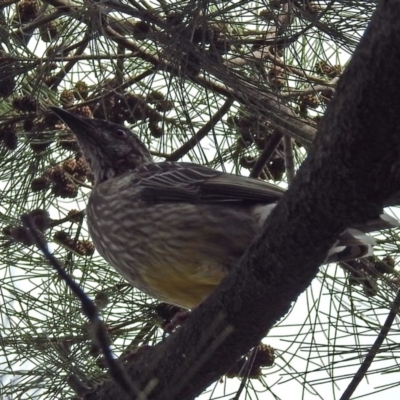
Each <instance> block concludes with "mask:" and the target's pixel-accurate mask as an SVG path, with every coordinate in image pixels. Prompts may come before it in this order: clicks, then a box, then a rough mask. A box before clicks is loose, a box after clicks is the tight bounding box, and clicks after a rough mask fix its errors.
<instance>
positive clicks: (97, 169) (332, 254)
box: [50, 107, 398, 309]
mask: <svg viewBox="0 0 400 400" xmlns="http://www.w3.org/2000/svg"><path fill="white" fill-rule="evenodd" d="M50 108H51V110H52V111H53V112H54V113H55V114H56V115H57V116H58V117H59V118H60V119H61V120H63V121H64V122H65V124H66V125H67V126H68V127H69V128H70V129H71V130H72V132H73V133H74V134H75V135H76V137H77V139H78V142H79V145H80V146H81V148H82V151H83V154H84V156H85V158H86V161H87V162H88V164H89V165H90V168H91V169H92V172H93V174H94V177H95V182H94V188H93V190H92V192H91V195H90V199H89V203H88V206H87V220H88V226H89V232H90V235H91V237H92V239H93V242H94V245H95V247H96V249H97V250H98V251H99V253H100V254H101V255H102V256H103V257H104V258H105V259H106V260H107V261H108V262H109V263H110V264H111V265H112V266H113V267H114V268H115V269H116V270H117V271H118V272H119V273H120V274H121V275H122V276H124V277H125V278H126V279H127V280H128V281H129V282H130V283H131V284H132V285H133V286H135V287H136V288H138V289H140V290H142V291H143V292H145V293H147V294H149V295H150V296H153V297H155V298H157V299H159V300H161V301H164V302H166V303H170V304H174V305H177V306H180V307H184V308H188V309H191V308H193V307H195V306H197V305H198V304H199V303H201V302H202V301H203V300H204V299H205V298H206V297H207V296H208V295H209V294H210V293H211V292H212V291H213V290H214V288H215V287H216V286H217V285H218V284H219V283H220V282H221V280H222V279H223V278H224V277H225V276H226V275H227V274H228V272H229V270H230V269H231V268H232V267H233V266H234V265H235V264H236V263H237V262H238V261H239V259H240V257H241V256H242V254H243V253H244V252H245V250H246V248H247V247H248V245H249V244H250V242H251V241H252V240H253V238H254V237H255V235H256V234H257V233H258V232H259V231H260V229H261V227H262V225H263V223H264V221H265V219H266V218H267V216H268V214H269V213H270V212H271V210H272V208H273V207H274V206H275V204H276V203H277V202H278V200H279V199H280V197H281V196H282V195H283V193H284V192H285V191H284V190H283V189H281V188H279V187H277V186H275V185H271V184H269V183H266V182H264V181H261V180H257V179H252V178H246V177H243V176H236V175H231V174H228V173H223V172H219V171H214V170H212V169H210V168H206V167H203V166H200V165H195V164H189V163H176V162H158V163H156V162H154V161H153V159H152V156H151V155H150V152H149V151H148V149H147V148H146V146H145V145H144V144H143V143H142V142H141V141H140V140H139V138H138V137H137V136H136V135H135V134H133V133H132V132H131V131H130V130H129V129H127V128H125V127H123V126H121V125H117V124H114V123H111V122H108V121H103V120H97V119H89V118H84V117H81V116H78V115H75V114H72V113H70V112H68V111H66V110H63V109H60V108H57V107H50ZM397 225H398V224H397V221H396V220H394V219H393V218H391V217H389V216H388V215H386V214H383V215H382V216H381V219H378V220H377V221H372V222H371V223H370V224H366V225H365V227H364V228H365V229H363V231H364V232H365V233H367V232H370V231H373V230H380V229H386V228H391V227H393V226H397ZM357 228H358V229H362V228H360V227H357ZM358 229H357V230H356V229H347V230H346V231H344V232H343V233H342V234H341V236H340V237H339V238H338V240H337V242H336V244H335V246H334V247H333V248H332V249H331V250H330V251H329V253H328V254H327V257H326V262H331V261H341V260H348V259H355V258H360V257H363V256H366V255H367V254H368V253H369V251H370V249H371V245H372V244H373V240H372V238H370V237H369V236H367V235H365V234H364V233H362V232H360V231H359V230H358Z"/></svg>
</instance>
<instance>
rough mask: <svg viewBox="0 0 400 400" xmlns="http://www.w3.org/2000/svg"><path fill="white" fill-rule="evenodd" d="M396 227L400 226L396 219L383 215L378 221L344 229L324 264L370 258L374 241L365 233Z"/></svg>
mask: <svg viewBox="0 0 400 400" xmlns="http://www.w3.org/2000/svg"><path fill="white" fill-rule="evenodd" d="M398 226H400V222H399V221H398V220H397V219H395V218H393V217H391V216H389V215H388V214H385V213H384V214H381V216H380V218H379V219H376V220H373V221H368V222H367V223H365V224H362V225H357V226H354V227H352V228H348V229H346V230H345V231H344V232H343V233H342V234H341V235H340V236H339V239H338V240H337V241H336V243H335V244H334V245H333V246H332V248H331V249H330V250H329V252H328V255H327V257H326V259H325V263H330V262H339V261H347V260H354V259H356V258H362V257H368V256H370V255H371V254H372V253H373V250H372V246H373V245H374V244H375V240H374V239H373V238H372V237H371V236H368V235H367V233H369V232H374V231H380V230H384V229H390V228H395V227H398Z"/></svg>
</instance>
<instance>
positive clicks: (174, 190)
mask: <svg viewBox="0 0 400 400" xmlns="http://www.w3.org/2000/svg"><path fill="white" fill-rule="evenodd" d="M132 184H133V185H135V186H136V187H138V188H139V189H140V196H141V198H142V199H143V200H144V201H148V202H182V201H190V202H199V203H202V202H207V203H210V202H247V203H274V202H276V201H278V200H279V199H280V197H281V196H282V194H283V193H284V192H285V190H284V189H281V188H280V187H278V186H275V185H271V184H269V183H266V182H264V181H261V180H257V179H252V178H247V177H244V176H237V175H232V174H227V173H223V172H219V171H215V170H212V169H210V168H207V167H203V166H201V165H196V164H189V163H171V162H163V163H156V164H147V165H144V166H142V167H140V168H139V169H137V170H136V171H135V178H134V179H133V180H132Z"/></svg>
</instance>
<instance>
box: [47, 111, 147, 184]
mask: <svg viewBox="0 0 400 400" xmlns="http://www.w3.org/2000/svg"><path fill="white" fill-rule="evenodd" d="M50 109H51V111H53V112H54V114H56V115H57V116H58V117H59V118H60V119H61V120H62V121H64V122H65V124H66V125H67V126H68V127H69V128H70V129H71V131H72V132H73V133H74V134H75V136H76V138H77V139H78V143H79V146H80V147H81V149H82V151H83V155H84V157H85V159H86V161H87V162H88V164H89V165H90V168H91V169H92V172H93V174H94V177H95V184H99V183H101V182H104V181H106V180H107V179H110V178H113V177H115V176H118V175H121V174H124V173H125V172H128V171H132V170H134V169H136V168H138V167H139V166H140V165H143V164H147V163H150V162H152V157H151V155H150V152H149V150H148V149H147V148H146V146H145V145H144V144H143V142H141V141H140V140H139V138H138V137H137V136H136V135H135V134H134V133H132V132H131V131H130V130H129V129H127V128H125V127H124V126H122V125H118V124H114V123H113V122H109V121H105V120H100V119H90V118H85V117H81V116H79V115H76V114H72V113H70V112H69V111H66V110H63V109H61V108H58V107H50Z"/></svg>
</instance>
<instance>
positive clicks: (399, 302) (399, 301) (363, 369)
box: [340, 290, 400, 400]
mask: <svg viewBox="0 0 400 400" xmlns="http://www.w3.org/2000/svg"><path fill="white" fill-rule="evenodd" d="M399 308H400V290H399V291H398V292H397V295H396V298H395V299H394V301H393V304H392V307H391V309H390V312H389V314H388V316H387V318H386V321H385V323H384V324H383V326H382V328H381V331H380V332H379V335H378V337H377V338H376V340H375V343H374V344H373V345H372V347H371V349H370V350H369V352H368V354H367V356H366V357H365V360H364V361H363V363H362V364H361V366H360V368H359V369H358V371H357V372H356V374H355V375H354V378H353V379H352V380H351V382H350V384H349V386H347V389H346V390H345V391H344V393H343V394H342V396H341V397H340V400H348V399H350V397H351V395H352V394H353V393H354V391H355V390H356V388H357V386H358V384H359V383H360V382H361V380H362V379H363V378H364V376H365V375H366V373H367V371H368V369H369V367H370V366H371V364H372V361H374V358H375V356H376V355H377V354H378V352H379V349H380V347H381V345H382V343H383V341H384V340H385V339H386V336H387V334H388V333H389V331H390V328H391V326H392V324H393V322H394V319H395V318H396V316H397V314H398V313H399Z"/></svg>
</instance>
